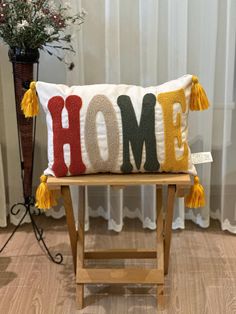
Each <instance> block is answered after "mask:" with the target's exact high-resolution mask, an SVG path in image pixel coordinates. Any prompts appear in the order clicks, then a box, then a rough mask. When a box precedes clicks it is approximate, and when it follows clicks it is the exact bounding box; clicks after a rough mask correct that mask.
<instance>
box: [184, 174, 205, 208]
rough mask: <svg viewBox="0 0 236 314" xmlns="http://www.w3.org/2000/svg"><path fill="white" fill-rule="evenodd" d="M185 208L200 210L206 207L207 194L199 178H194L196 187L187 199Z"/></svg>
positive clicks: (193, 187)
mask: <svg viewBox="0 0 236 314" xmlns="http://www.w3.org/2000/svg"><path fill="white" fill-rule="evenodd" d="M185 206H186V207H188V208H199V207H204V206H205V192H204V188H203V186H202V185H201V183H200V181H199V178H198V176H195V177H194V185H193V186H192V188H191V191H190V193H189V194H188V195H187V196H186V197H185Z"/></svg>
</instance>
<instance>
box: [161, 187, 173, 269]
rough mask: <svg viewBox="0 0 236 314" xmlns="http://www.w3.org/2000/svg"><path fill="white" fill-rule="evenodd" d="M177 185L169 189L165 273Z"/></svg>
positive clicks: (165, 236) (167, 265) (165, 230)
mask: <svg viewBox="0 0 236 314" xmlns="http://www.w3.org/2000/svg"><path fill="white" fill-rule="evenodd" d="M175 190H176V187H175V185H169V186H168V190H167V205H166V218H165V228H164V270H165V275H166V274H167V273H168V269H169V256H170V245H171V237H172V221H173V213H174V200H175Z"/></svg>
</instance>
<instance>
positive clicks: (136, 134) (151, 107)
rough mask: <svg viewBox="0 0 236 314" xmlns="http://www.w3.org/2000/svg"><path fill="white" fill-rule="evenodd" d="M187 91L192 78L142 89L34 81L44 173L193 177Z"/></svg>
mask: <svg viewBox="0 0 236 314" xmlns="http://www.w3.org/2000/svg"><path fill="white" fill-rule="evenodd" d="M191 87H192V75H184V76H182V77H180V78H179V79H176V80H173V81H170V82H167V83H165V84H162V85H159V86H151V87H147V88H143V87H140V86H131V85H109V84H101V85H100V84H99V85H86V86H72V87H68V86H65V85H57V84H49V83H44V82H37V83H36V90H37V93H38V98H39V101H40V103H41V105H42V107H43V110H44V112H45V114H46V121H47V129H48V168H47V169H46V170H45V174H46V175H53V176H57V177H61V176H68V175H80V174H90V173H101V172H111V173H131V172H163V171H164V172H184V173H190V174H193V175H196V170H195V167H194V165H193V164H192V161H191V152H190V149H189V146H188V113H189V105H190V97H191Z"/></svg>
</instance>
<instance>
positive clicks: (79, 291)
mask: <svg viewBox="0 0 236 314" xmlns="http://www.w3.org/2000/svg"><path fill="white" fill-rule="evenodd" d="M78 213H79V217H78V218H79V221H78V243H77V272H76V277H77V274H78V271H79V270H80V269H82V268H83V267H84V241H85V236H84V232H85V231H84V220H85V187H84V186H80V188H79V210H78ZM77 278H78V277H77ZM76 283H77V284H76V302H77V304H78V307H79V309H80V310H81V309H82V308H83V307H84V285H83V283H81V282H80V283H78V282H77V281H76Z"/></svg>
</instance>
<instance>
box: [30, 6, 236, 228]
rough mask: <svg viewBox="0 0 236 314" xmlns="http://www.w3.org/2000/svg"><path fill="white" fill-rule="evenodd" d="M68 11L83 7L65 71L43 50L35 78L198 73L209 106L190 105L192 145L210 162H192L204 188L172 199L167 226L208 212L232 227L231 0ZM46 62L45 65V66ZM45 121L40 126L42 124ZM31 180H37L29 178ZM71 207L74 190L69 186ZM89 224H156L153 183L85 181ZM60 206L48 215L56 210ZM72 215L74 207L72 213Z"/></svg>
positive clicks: (151, 78)
mask: <svg viewBox="0 0 236 314" xmlns="http://www.w3.org/2000/svg"><path fill="white" fill-rule="evenodd" d="M69 2H70V3H71V6H72V9H73V11H78V10H79V9H81V8H82V7H83V8H84V9H85V10H86V11H87V12H88V15H87V18H86V22H85V24H84V25H83V26H82V28H81V29H80V31H78V30H75V31H74V33H73V40H74V45H75V48H76V50H77V54H76V55H75V56H74V57H73V61H74V63H75V65H76V67H75V69H74V71H72V72H70V71H67V70H66V69H65V67H63V65H62V64H59V63H58V62H56V61H55V60H53V59H52V58H51V57H48V56H46V55H42V56H41V66H40V67H41V70H40V79H41V80H45V81H51V82H58V83H65V82H66V83H67V84H69V85H72V84H73V85H75V84H94V83H104V82H105V83H126V84H137V85H143V86H148V85H158V84H161V83H163V82H165V81H168V80H171V79H174V78H177V77H178V76H181V75H183V74H186V73H193V74H195V75H197V76H198V77H199V78H200V81H201V83H202V84H203V86H204V87H205V89H206V91H207V94H208V96H209V99H210V101H211V103H212V106H211V108H210V109H209V110H207V111H206V112H199V113H195V112H194V113H190V118H189V129H190V132H189V143H190V146H191V149H192V152H202V151H204V152H207V151H211V152H212V155H213V159H214V162H213V163H212V164H209V163H208V164H202V165H199V166H197V170H198V173H199V176H200V177H201V180H202V183H203V185H204V187H205V190H206V200H207V202H206V206H205V207H204V208H200V209H198V210H186V209H185V208H184V202H183V199H179V200H177V201H176V204H175V205H176V206H175V217H174V222H173V228H184V223H185V219H191V220H192V221H194V222H195V223H197V224H198V225H200V226H201V227H207V226H209V222H210V217H212V218H216V219H218V220H219V221H220V222H221V226H222V229H224V230H229V231H231V232H234V233H236V163H235V159H236V126H235V124H233V121H234V120H235V118H236V110H235V72H236V70H235V45H236V39H235V31H236V1H235V0H225V1H221V0H218V1H217V0H207V1H206V0H199V1H195V0H189V1H188V0H159V1H157V0H93V1H89V0H81V1H78V0H70V1H69ZM49 68H50V71H49V70H48V69H49ZM38 124H39V126H40V127H39V128H38V129H40V131H38V133H37V138H38V140H37V141H38V143H37V144H38V145H37V147H36V153H37V154H36V156H37V161H36V163H37V165H38V167H37V168H36V173H35V175H36V176H37V175H39V174H40V171H41V170H42V169H43V167H45V150H46V147H45V142H46V141H45V136H46V132H45V131H43V132H41V130H42V129H43V128H44V127H45V124H44V122H43V120H42V118H39V121H38ZM44 129H45V128H44ZM35 184H36V183H35ZM73 196H74V199H73V200H74V205H75V208H76V206H77V205H76V204H77V199H78V191H77V190H76V189H73ZM86 201H87V208H88V211H87V215H86V217H87V228H89V219H88V217H89V215H90V216H103V217H105V218H106V219H107V220H108V228H109V229H113V230H116V231H120V230H121V229H122V225H123V218H124V217H125V216H127V217H131V218H133V217H138V218H139V219H140V220H141V221H142V223H143V226H144V227H147V228H150V229H154V228H155V227H156V224H155V218H156V216H155V201H156V200H155V194H154V187H153V186H137V187H129V188H126V189H124V190H123V191H122V190H114V189H111V188H109V187H106V186H104V187H90V188H88V189H87V200H86ZM63 213H64V212H63V209H59V210H56V211H50V212H49V215H52V216H54V217H61V216H62V215H63ZM76 216H77V215H76Z"/></svg>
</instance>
